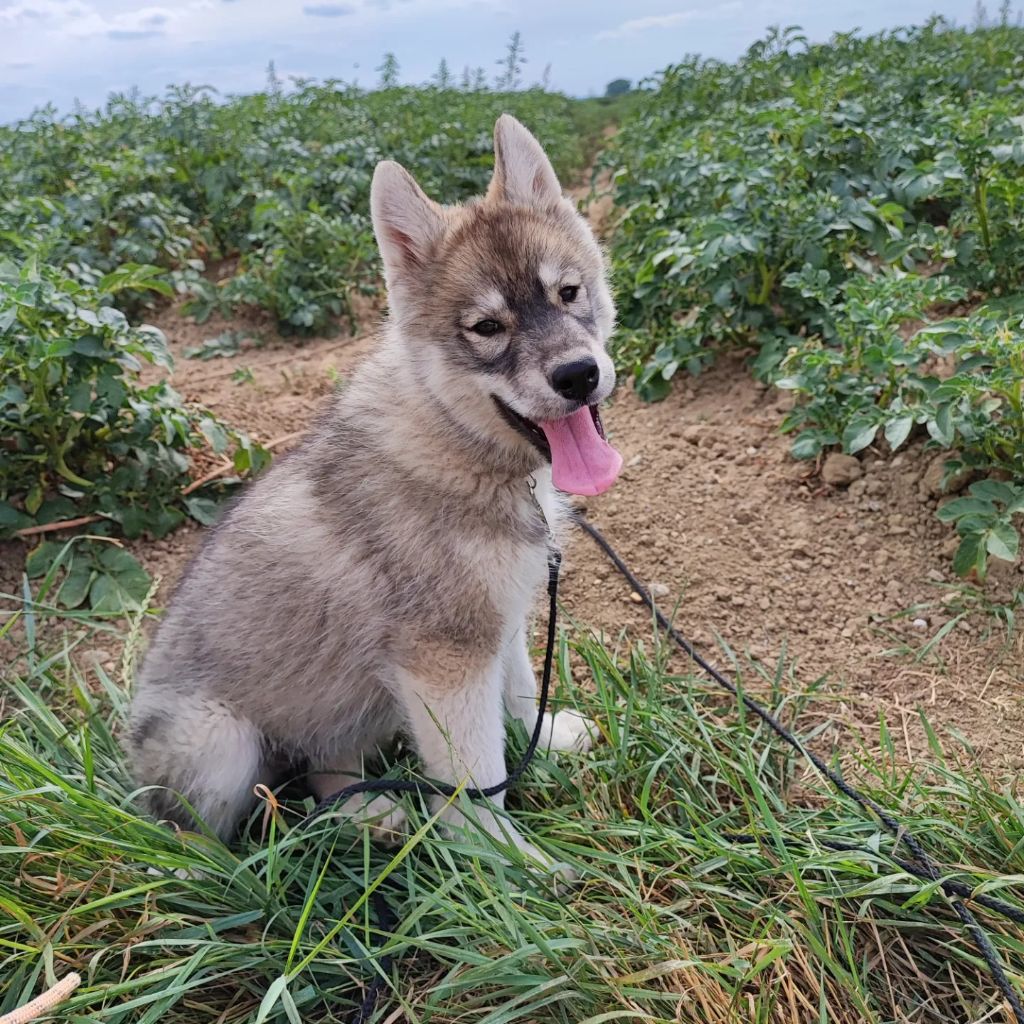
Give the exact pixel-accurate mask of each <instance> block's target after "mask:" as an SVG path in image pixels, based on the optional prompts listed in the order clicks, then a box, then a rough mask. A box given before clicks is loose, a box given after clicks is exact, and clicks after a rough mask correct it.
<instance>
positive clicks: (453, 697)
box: [129, 115, 621, 862]
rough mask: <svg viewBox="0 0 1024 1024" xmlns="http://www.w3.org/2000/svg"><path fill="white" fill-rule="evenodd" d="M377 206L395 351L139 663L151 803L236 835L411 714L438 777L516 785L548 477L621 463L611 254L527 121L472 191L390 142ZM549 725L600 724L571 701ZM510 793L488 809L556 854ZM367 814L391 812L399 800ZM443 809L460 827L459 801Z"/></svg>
mask: <svg viewBox="0 0 1024 1024" xmlns="http://www.w3.org/2000/svg"><path fill="white" fill-rule="evenodd" d="M370 201H371V209H372V214H373V226H374V231H375V233H376V236H377V241H378V244H379V246H380V252H381V256H382V258H383V263H384V272H385V278H386V282H387V289H388V298H389V306H390V315H389V318H388V320H387V322H386V324H385V326H384V327H383V329H382V337H381V340H380V345H379V347H378V349H377V351H376V352H375V354H374V355H372V356H371V357H370V358H369V359H368V360H367V361H366V362H365V363H364V364H363V365H362V367H361V369H359V370H358V371H357V373H356V374H355V375H354V376H353V378H352V380H351V381H350V383H349V384H348V385H347V386H346V387H344V389H343V390H342V392H341V394H340V395H339V396H338V398H337V399H336V400H335V402H334V404H333V406H332V407H331V409H330V410H329V412H328V413H327V414H326V415H325V416H324V417H323V419H322V420H321V421H320V422H319V423H318V424H317V426H316V427H315V428H314V429H313V430H312V431H311V433H310V434H309V435H308V436H307V438H306V440H305V441H304V443H303V444H302V445H301V447H299V448H298V449H297V450H296V451H294V452H292V453H291V454H289V455H288V456H287V457H286V458H284V459H281V460H279V461H278V462H277V463H276V464H275V465H274V466H273V468H271V470H270V471H269V472H268V473H267V474H266V475H264V476H263V477H261V478H260V479H258V480H256V481H255V482H254V483H253V484H252V485H251V486H250V487H249V488H248V489H247V490H246V491H245V493H244V495H243V496H242V498H241V500H240V501H239V502H238V503H237V504H236V505H235V506H234V507H233V508H232V509H231V510H230V511H229V512H228V513H227V514H226V515H225V516H224V518H223V519H222V521H221V522H220V524H219V525H218V526H217V527H216V529H214V530H213V531H212V533H211V534H210V536H209V537H208V538H207V541H206V543H205V545H204V546H203V548H202V550H201V551H200V552H199V554H198V555H197V556H196V558H195V560H194V561H193V562H192V564H191V566H190V568H189V569H188V571H187V573H186V575H185V577H184V579H183V581H182V582H181V584H180V585H179V587H178V590H177V592H176V594H175V595H174V598H173V599H172V601H171V604H170V608H169V610H168V612H167V615H166V618H165V620H164V622H163V623H162V625H161V627H160V628H159V630H158V631H157V633H156V636H155V638H154V640H153V643H152V645H151V647H150V649H149V652H148V654H147V656H146V658H145V662H144V664H143V666H142V669H141V672H140V674H139V677H138V680H137V685H136V692H135V696H134V701H133V706H132V716H131V728H130V735H129V747H130V753H131V759H132V763H133V767H134V773H135V778H136V781H137V782H138V784H139V785H140V786H145V787H150V788H149V789H148V790H147V795H148V800H149V802H150V806H151V809H152V810H153V811H154V813H156V814H157V815H158V816H159V817H162V818H166V819H170V820H172V821H175V822H177V823H179V824H181V825H183V826H185V827H190V826H191V825H193V824H194V822H193V819H192V816H191V814H190V813H189V812H188V810H187V809H186V808H185V806H183V804H182V802H181V799H180V797H184V798H185V800H186V801H187V802H188V805H190V806H191V808H193V809H194V812H195V814H196V815H198V816H199V817H201V818H202V819H203V820H204V821H205V823H206V824H207V826H208V827H210V828H212V829H213V830H215V831H216V832H217V833H218V834H219V835H220V836H221V837H223V838H225V839H227V838H229V837H230V836H231V834H232V831H233V830H234V829H235V828H236V826H237V825H238V823H239V820H240V819H241V818H242V817H243V816H244V815H245V814H246V813H247V811H248V810H249V809H250V808H251V806H252V804H253V795H252V794H253V786H254V785H255V784H256V783H259V782H268V783H273V782H274V781H275V772H276V771H277V770H279V769H280V765H281V763H282V762H283V761H284V762H287V761H292V762H294V760H295V759H300V760H304V761H306V762H308V764H309V765H310V767H311V769H312V772H313V775H312V782H313V783H314V788H315V789H317V790H318V791H319V792H321V793H326V792H332V791H334V790H336V789H338V788H341V787H342V786H344V785H347V784H349V783H351V782H352V781H354V779H353V776H355V777H357V778H358V777H361V775H362V766H363V762H364V761H368V760H370V759H372V758H373V756H374V754H375V753H376V751H377V750H378V748H379V747H382V746H385V745H387V744H388V743H389V742H391V741H392V740H393V738H394V737H395V736H396V734H398V733H403V734H405V735H407V736H408V737H410V738H411V740H412V742H413V743H414V745H415V748H416V750H417V752H418V754H419V756H420V758H421V760H422V766H423V771H424V773H425V774H426V775H427V776H428V777H430V778H434V779H438V780H441V781H444V782H448V783H460V782H463V781H465V782H467V783H468V784H469V785H475V786H478V787H487V786H492V785H494V784H496V783H498V782H500V781H501V780H502V779H503V778H504V777H505V774H506V768H505V760H504V741H505V735H504V723H503V706H504V709H505V710H507V712H508V713H509V714H510V715H512V716H515V717H517V718H519V719H521V720H522V721H523V723H524V724H525V726H526V728H527V730H531V729H532V728H533V727H534V724H535V723H536V718H537V706H536V681H535V678H534V674H533V669H532V667H531V664H530V659H529V655H528V649H527V616H528V614H529V612H530V607H531V604H532V602H533V600H534V598H535V596H536V595H537V592H538V590H539V589H540V588H541V586H542V585H543V583H544V582H545V580H546V576H547V572H546V551H547V541H548V527H549V526H550V528H551V529H552V530H553V531H554V532H555V534H556V535H557V534H558V532H559V529H560V528H561V527H562V526H563V525H564V509H563V505H562V500H561V498H560V496H559V494H558V493H557V492H556V490H555V488H558V489H560V490H562V491H568V492H574V493H577V494H597V493H599V492H601V491H603V490H605V489H606V488H608V487H609V486H611V484H612V482H613V481H614V479H615V477H616V475H617V474H618V471H619V468H620V466H621V459H620V457H619V455H618V453H617V452H616V451H615V450H614V449H613V448H611V447H610V446H609V445H608V443H607V442H606V441H605V439H604V434H603V431H602V428H601V421H600V418H599V416H598V413H597V406H598V403H600V402H601V401H603V400H604V399H605V398H607V397H608V395H609V394H610V393H611V391H612V388H613V386H614V383H615V375H614V370H613V368H612V363H611V360H610V359H609V357H608V355H607V352H606V350H605V346H606V342H607V340H608V337H609V334H610V333H611V330H612V322H613V317H614V312H613V308H612V301H611V297H610V295H609V290H608V286H607V283H606V280H605V264H604V260H603V258H602V253H601V251H600V248H599V246H598V244H597V242H596V241H595V239H594V237H593V235H592V233H591V231H590V229H589V227H588V226H587V224H586V222H585V221H584V220H583V219H582V218H581V217H580V216H579V215H578V214H577V212H576V211H575V209H574V207H573V205H572V203H571V202H570V201H569V200H567V199H566V198H564V197H563V195H562V191H561V188H560V187H559V184H558V180H557V179H556V177H555V173H554V171H553V169H552V167H551V164H550V162H549V161H548V158H547V157H546V156H545V154H544V152H543V150H542V149H541V147H540V145H539V144H538V143H537V141H536V139H534V137H533V136H532V135H531V134H530V133H529V132H528V131H527V130H526V129H525V128H524V127H523V126H522V125H521V124H520V123H519V122H518V121H516V120H515V119H514V118H512V117H509V116H508V115H505V116H502V117H501V118H500V119H499V121H498V123H497V125H496V127H495V169H494V176H493V180H492V181H491V184H490V186H489V188H488V190H487V194H486V196H485V197H483V198H482V199H478V200H474V201H472V202H469V203H467V204H466V205H464V206H440V205H438V204H437V203H435V202H433V201H432V200H430V199H428V198H427V196H426V195H424V193H423V192H422V191H421V190H420V188H419V186H418V185H417V184H416V182H415V181H414V180H413V178H412V177H411V176H410V175H409V174H408V172H406V171H405V170H404V169H403V168H402V167H400V166H399V165H398V164H395V163H391V162H387V161H385V162H383V163H380V164H379V165H378V166H377V168H376V171H375V173H374V176H373V185H372V189H371V196H370ZM534 496H535V497H536V500H534ZM541 507H542V508H543V516H542V514H541V510H540V509H541ZM545 519H546V522H545ZM543 735H544V740H545V742H546V743H547V744H549V745H550V747H551V748H552V749H556V750H563V749H573V748H575V749H584V748H586V747H587V746H588V745H589V743H590V731H589V723H588V722H587V721H586V720H584V719H583V718H581V717H580V716H579V715H576V714H575V713H573V712H570V711H559V712H558V713H557V714H554V715H551V716H549V721H548V722H546V723H545V726H544V733H543ZM360 806H362V804H361V801H360ZM501 807H502V798H501V797H499V798H497V799H496V800H494V801H493V802H492V803H491V804H489V805H486V806H484V805H481V806H478V807H477V808H475V817H476V820H477V821H478V822H479V823H480V824H481V825H482V826H483V827H484V828H485V829H486V830H487V831H488V832H490V833H491V834H493V835H495V836H498V837H502V838H504V839H505V840H506V841H511V842H513V843H515V845H517V846H518V847H519V848H520V849H521V850H522V851H523V852H524V853H525V854H526V855H527V856H532V857H536V858H537V859H539V860H541V861H542V862H546V861H545V858H544V857H543V855H542V854H540V853H539V852H538V851H537V850H536V849H535V848H534V847H532V846H531V845H530V844H529V843H528V842H527V841H526V840H525V839H523V838H522V836H520V834H519V833H518V831H517V830H516V829H515V827H514V826H512V825H511V824H509V823H508V822H507V821H506V820H505V819H504V818H503V817H502V816H500V814H499V812H500V810H501ZM388 808H391V809H392V813H391V815H390V817H388V816H387V812H388ZM364 810H366V809H364ZM369 813H370V814H371V816H376V817H377V818H378V820H379V819H381V818H385V819H386V821H385V826H384V827H385V828H386V829H392V828H396V827H398V825H399V823H400V822H399V820H398V815H399V814H400V812H399V810H398V808H397V806H396V805H394V804H393V803H392V802H391V801H390V799H389V798H377V799H376V800H374V801H373V802H372V805H371V808H370V809H369ZM445 818H446V819H447V821H448V822H449V824H450V825H453V826H456V827H458V826H459V825H461V824H464V821H465V818H464V814H463V810H462V809H460V807H459V806H458V804H457V803H453V804H452V805H451V806H450V807H448V808H447V810H446V811H445Z"/></svg>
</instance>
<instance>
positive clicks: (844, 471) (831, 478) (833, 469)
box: [821, 452, 863, 487]
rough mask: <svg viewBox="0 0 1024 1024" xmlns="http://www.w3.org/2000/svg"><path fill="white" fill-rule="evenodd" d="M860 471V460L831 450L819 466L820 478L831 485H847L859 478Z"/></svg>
mask: <svg viewBox="0 0 1024 1024" xmlns="http://www.w3.org/2000/svg"><path fill="white" fill-rule="evenodd" d="M862 472H863V470H862V469H861V465H860V462H858V461H857V459H856V458H854V457H853V456H852V455H843V454H842V453H841V452H832V454H831V455H829V456H828V458H827V459H825V465H824V466H822V467H821V478H822V480H824V481H825V483H827V484H829V486H831V487H848V486H849V485H850V484H852V483H853V481H854V480H859V479H860V475H861V473H862Z"/></svg>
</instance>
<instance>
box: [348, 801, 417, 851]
mask: <svg viewBox="0 0 1024 1024" xmlns="http://www.w3.org/2000/svg"><path fill="white" fill-rule="evenodd" d="M365 799H366V798H365V797H363V796H354V797H352V798H351V799H349V800H346V801H345V803H344V804H342V810H343V811H344V812H345V813H346V814H348V815H349V816H350V817H351V818H352V821H353V822H355V824H357V825H360V826H362V827H363V828H365V829H369V831H370V837H371V838H372V839H375V840H376V841H377V842H378V843H383V844H384V845H386V846H395V845H397V844H398V843H400V842H402V840H403V839H404V838H405V831H406V829H405V824H406V813H405V808H404V807H403V806H402V805H401V804H400V803H399V802H398V801H397V800H396V799H395V798H394V797H391V796H388V794H387V793H381V794H380V795H379V796H375V797H374V798H373V799H372V800H369V801H366V802H364V801H365Z"/></svg>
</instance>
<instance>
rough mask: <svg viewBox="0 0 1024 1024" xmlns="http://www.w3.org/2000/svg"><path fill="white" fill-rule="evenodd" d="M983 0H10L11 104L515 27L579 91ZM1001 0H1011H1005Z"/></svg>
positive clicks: (244, 78) (404, 63) (90, 99)
mask: <svg viewBox="0 0 1024 1024" xmlns="http://www.w3.org/2000/svg"><path fill="white" fill-rule="evenodd" d="M974 2H975V0H901V2H900V3H898V4H894V3H892V2H891V0H689V2H686V0H628V2H625V3H623V2H612V0H164V3H163V4H160V5H159V6H157V5H143V4H142V3H140V2H138V0H135V2H132V0H0V119H3V120H11V119H14V118H17V117H21V116H23V115H25V114H27V113H28V112H29V111H30V110H32V108H34V107H36V106H39V105H42V104H45V103H48V102H52V103H55V104H56V105H57V107H58V108H60V110H61V111H65V110H67V109H68V108H69V107H70V105H71V104H72V102H73V101H74V100H75V99H76V98H78V99H80V100H81V101H82V102H84V103H86V104H87V105H89V106H94V105H97V104H99V103H102V101H103V100H104V99H105V97H106V96H107V94H108V93H110V92H111V91H119V90H126V89H129V88H131V87H132V86H139V87H140V88H141V89H142V90H143V91H144V92H147V93H153V92H159V91H161V90H162V89H163V87H164V86H165V85H167V84H168V83H181V82H185V81H188V82H192V83H194V84H204V85H213V86H215V87H216V88H217V89H219V90H221V91H222V92H243V91H251V90H254V89H259V88H260V87H261V86H262V85H263V83H264V81H265V77H266V66H267V62H268V61H270V60H273V61H274V63H275V65H276V67H277V70H278V73H279V74H280V75H282V76H287V75H302V76H309V77H314V78H342V79H345V80H348V81H351V80H353V79H355V80H357V81H358V82H359V83H360V84H362V85H367V86H368V85H372V84H373V83H374V82H375V81H376V78H377V75H376V73H375V71H374V69H375V68H376V67H377V66H378V65H379V64H380V58H381V55H382V54H383V53H384V52H385V51H387V50H391V51H393V52H394V53H395V54H396V56H397V57H398V61H399V63H400V66H401V78H402V80H403V81H407V82H420V81H424V80H426V79H427V78H429V77H430V75H431V74H432V73H433V72H434V70H435V69H436V67H437V64H438V62H439V61H440V59H441V58H442V57H446V58H447V60H448V63H449V65H450V66H451V67H452V69H453V70H454V71H455V72H456V73H457V74H458V73H460V72H461V70H462V68H463V67H464V66H465V65H467V64H468V65H471V66H474V67H475V66H477V65H482V66H484V67H485V68H487V70H488V72H489V73H493V72H494V70H495V60H496V59H497V58H498V57H499V56H500V54H501V52H502V50H503V48H504V45H505V42H506V40H507V39H508V37H509V35H510V34H511V33H512V32H513V31H515V30H516V29H518V30H520V31H521V32H522V34H523V41H524V43H525V46H526V56H527V58H528V64H527V65H526V68H525V71H526V79H527V81H535V80H538V79H540V77H541V75H542V73H543V71H544V68H545V66H546V65H548V64H550V65H551V78H550V81H551V85H552V87H554V88H557V89H561V90H564V91H566V92H569V93H573V94H576V95H589V94H594V93H601V92H603V91H604V86H605V84H606V83H607V82H608V81H610V80H611V79H613V78H618V77H625V78H631V79H638V78H642V77H643V76H645V75H647V74H649V73H650V72H652V71H654V70H655V69H657V68H659V67H663V66H664V65H666V64H668V63H670V62H672V61H674V60H677V59H679V58H680V57H682V56H683V55H684V54H686V53H701V54H704V55H706V56H713V57H721V58H732V57H735V56H736V55H738V54H739V53H740V52H742V50H743V49H744V48H745V47H746V46H748V45H749V44H750V43H751V42H752V41H753V40H755V39H756V38H758V37H759V36H760V35H761V33H762V32H763V30H764V28H765V26H767V25H771V24H782V25H791V24H799V25H802V26H803V27H804V29H805V30H806V31H807V32H808V33H809V34H810V35H811V37H812V38H814V39H816V40H823V39H827V38H828V36H829V35H830V34H831V33H832V32H834V31H837V30H849V29H852V28H855V27H860V28H862V29H865V30H870V31H873V30H876V29H880V28H885V27H892V26H895V25H897V24H914V23H918V22H921V21H923V20H925V19H926V18H927V17H928V16H929V15H930V14H932V13H940V14H943V15H945V16H946V17H948V18H951V19H953V20H956V21H957V22H959V23H969V22H970V21H971V19H972V16H973V11H974ZM990 6H992V7H996V6H998V0H992V2H991V4H990Z"/></svg>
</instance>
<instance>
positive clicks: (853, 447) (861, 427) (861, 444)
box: [843, 420, 878, 455]
mask: <svg viewBox="0 0 1024 1024" xmlns="http://www.w3.org/2000/svg"><path fill="white" fill-rule="evenodd" d="M877 433H878V424H877V423H867V422H866V421H864V420H855V421H854V422H853V423H851V424H850V425H849V426H848V427H847V428H846V429H845V430H844V431H843V450H844V451H846V452H848V453H849V454H850V455H856V454H857V452H859V451H863V449H865V448H867V446H868V445H869V444H871V442H872V441H874V439H875V434H877Z"/></svg>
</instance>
